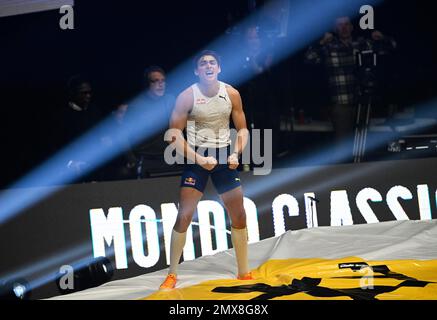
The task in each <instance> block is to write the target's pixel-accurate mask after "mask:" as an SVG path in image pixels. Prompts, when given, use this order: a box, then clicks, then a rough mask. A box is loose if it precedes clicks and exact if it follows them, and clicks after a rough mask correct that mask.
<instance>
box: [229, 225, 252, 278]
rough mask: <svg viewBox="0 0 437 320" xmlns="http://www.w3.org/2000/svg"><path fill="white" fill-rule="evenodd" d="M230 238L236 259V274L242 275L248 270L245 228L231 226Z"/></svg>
mask: <svg viewBox="0 0 437 320" xmlns="http://www.w3.org/2000/svg"><path fill="white" fill-rule="evenodd" d="M231 239H232V244H233V246H234V249H235V257H236V259H237V266H238V275H239V276H243V275H245V274H246V273H248V272H249V271H250V270H249V261H248V258H247V229H246V228H244V229H236V228H233V227H232V228H231Z"/></svg>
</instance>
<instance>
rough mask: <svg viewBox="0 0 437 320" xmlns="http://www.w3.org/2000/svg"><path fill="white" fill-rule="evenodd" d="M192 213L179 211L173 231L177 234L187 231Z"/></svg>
mask: <svg viewBox="0 0 437 320" xmlns="http://www.w3.org/2000/svg"><path fill="white" fill-rule="evenodd" d="M193 213H194V212H190V211H179V213H178V217H177V219H176V223H175V227H174V229H175V230H176V231H178V232H185V231H187V229H188V227H189V226H190V223H191V220H192V218H193Z"/></svg>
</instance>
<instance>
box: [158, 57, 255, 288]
mask: <svg viewBox="0 0 437 320" xmlns="http://www.w3.org/2000/svg"><path fill="white" fill-rule="evenodd" d="M194 64H195V66H194V73H195V75H196V76H197V77H198V78H199V81H198V82H197V83H195V84H193V85H192V86H190V87H188V88H187V89H185V90H184V91H183V92H182V93H181V94H180V95H179V96H178V98H177V99H176V104H175V108H174V110H173V113H172V116H171V119H170V129H171V130H172V131H173V132H174V136H173V140H172V143H174V144H175V147H176V150H177V152H178V153H179V154H181V155H184V157H185V159H186V162H187V163H188V164H186V165H185V169H184V172H183V174H182V177H181V189H180V195H179V210H178V216H177V219H176V223H175V225H174V228H173V231H172V235H171V244H170V268H169V272H168V275H167V277H166V279H165V281H164V282H163V283H162V284H161V286H160V289H161V290H169V289H173V288H175V286H176V281H177V267H178V264H179V260H180V257H181V254H182V251H183V248H184V246H185V240H186V230H187V228H188V226H189V225H190V223H191V220H192V217H193V214H194V211H195V209H196V207H197V204H198V202H199V200H200V199H201V198H202V195H203V192H204V189H205V187H206V184H207V181H208V178H209V177H210V176H211V179H212V182H213V185H214V187H215V188H216V190H217V192H218V193H219V194H220V197H221V199H222V201H223V203H224V206H225V208H226V211H227V212H228V214H229V216H230V219H231V222H232V225H231V239H232V244H233V247H234V249H235V255H236V260H237V267H238V275H237V278H238V279H240V280H252V279H253V278H252V274H251V272H250V270H249V265H248V258H247V229H246V212H245V211H244V206H243V191H242V187H241V183H240V179H239V178H238V172H237V170H236V169H237V167H238V165H239V155H240V154H241V153H242V151H243V150H244V147H245V146H246V143H247V139H248V130H247V126H246V117H245V114H244V111H243V105H242V101H241V96H240V94H239V92H238V91H237V90H236V89H234V88H233V87H231V86H230V85H228V84H225V83H224V82H221V81H219V80H218V75H219V74H220V72H221V68H220V58H219V56H218V55H217V53H215V52H214V51H209V50H206V51H202V52H201V53H200V54H198V55H197V56H196V57H195V59H194ZM230 118H232V121H233V124H234V126H235V129H236V130H237V132H238V133H237V137H236V143H235V144H234V147H233V150H231V139H230V129H229V123H230ZM184 129H186V132H187V139H185V138H184V135H183V130H184ZM231 151H232V152H231ZM223 154H226V156H224V157H223V156H220V155H223Z"/></svg>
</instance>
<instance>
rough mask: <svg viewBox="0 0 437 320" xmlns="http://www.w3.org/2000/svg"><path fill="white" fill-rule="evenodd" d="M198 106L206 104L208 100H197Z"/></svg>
mask: <svg viewBox="0 0 437 320" xmlns="http://www.w3.org/2000/svg"><path fill="white" fill-rule="evenodd" d="M196 104H206V99H204V98H197V99H196Z"/></svg>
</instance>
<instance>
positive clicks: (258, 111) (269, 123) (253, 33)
mask: <svg viewBox="0 0 437 320" xmlns="http://www.w3.org/2000/svg"><path fill="white" fill-rule="evenodd" d="M242 44H243V50H242V52H243V56H242V59H243V61H242V64H241V67H242V72H243V73H244V74H245V76H246V77H248V81H247V82H246V83H245V84H244V85H243V86H242V87H241V94H242V96H243V97H244V101H245V110H246V114H247V121H248V124H249V126H250V128H256V129H272V130H276V129H277V128H279V106H278V103H277V100H276V98H277V96H278V95H277V94H276V92H275V90H276V88H275V87H274V86H272V83H273V82H274V81H275V78H274V75H273V74H272V72H271V68H272V65H273V59H274V56H273V48H272V46H273V41H272V40H271V39H270V38H268V37H267V36H265V35H264V34H263V33H262V30H260V29H259V27H258V26H256V25H249V26H248V27H247V28H246V30H245V32H244V41H243V42H242ZM273 134H275V133H273ZM276 141H277V139H275V136H274V137H273V146H272V149H273V153H274V154H275V153H276V147H275V146H276ZM261 143H263V142H261Z"/></svg>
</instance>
